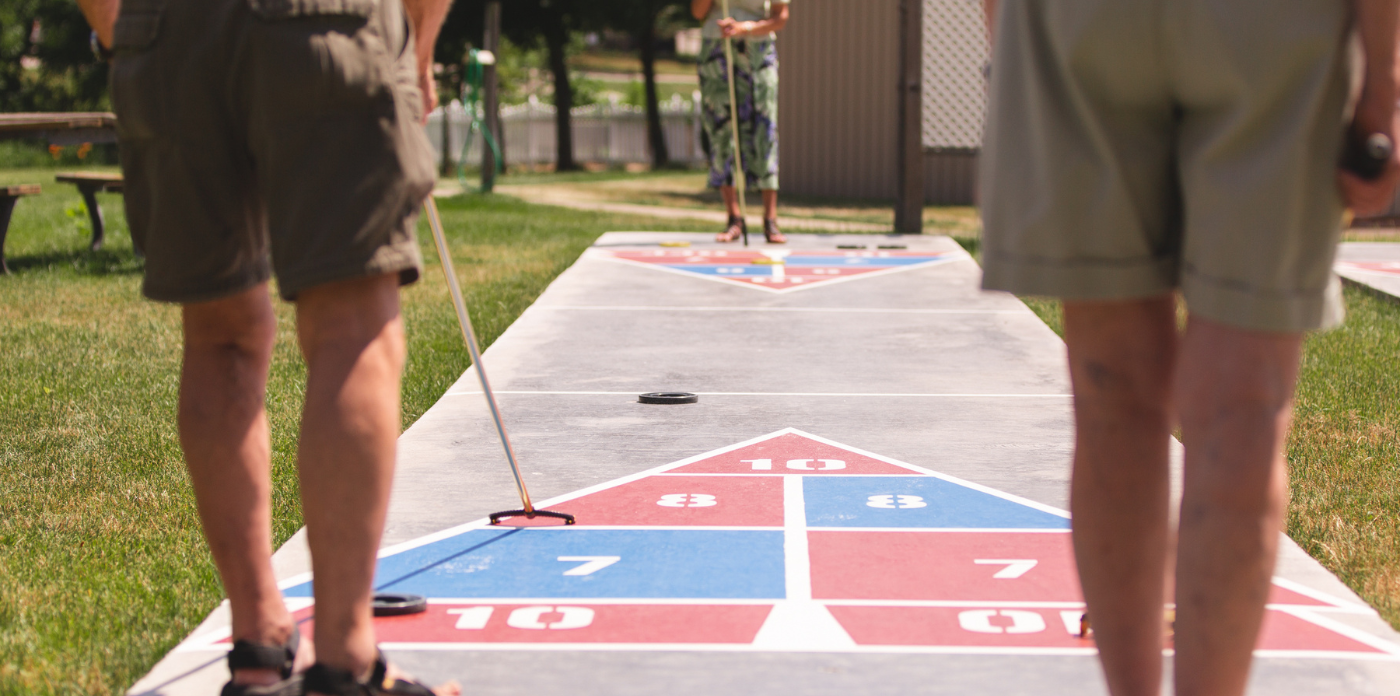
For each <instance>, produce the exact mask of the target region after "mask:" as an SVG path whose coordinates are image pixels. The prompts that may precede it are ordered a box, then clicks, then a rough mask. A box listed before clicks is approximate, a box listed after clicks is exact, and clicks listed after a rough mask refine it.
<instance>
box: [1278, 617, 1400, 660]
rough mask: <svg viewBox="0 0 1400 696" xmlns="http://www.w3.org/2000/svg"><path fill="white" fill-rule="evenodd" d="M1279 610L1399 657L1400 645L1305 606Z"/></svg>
mask: <svg viewBox="0 0 1400 696" xmlns="http://www.w3.org/2000/svg"><path fill="white" fill-rule="evenodd" d="M1279 611H1281V612H1284V613H1285V614H1291V615H1293V616H1296V617H1298V618H1300V619H1302V620H1304V621H1307V622H1308V623H1311V624H1314V625H1316V626H1319V627H1321V628H1325V629H1327V630H1329V631H1332V632H1333V633H1339V634H1341V635H1343V636H1346V637H1347V638H1350V639H1352V640H1354V641H1356V642H1358V643H1362V644H1365V645H1369V646H1371V647H1373V648H1375V649H1377V650H1380V651H1383V652H1385V653H1386V654H1387V655H1390V656H1391V657H1395V658H1400V645H1396V644H1395V643H1392V642H1390V641H1388V640H1385V639H1383V638H1378V637H1376V636H1374V635H1371V634H1370V633H1367V632H1365V631H1363V630H1361V629H1359V628H1356V627H1355V626H1351V625H1350V624H1345V623H1342V622H1341V621H1337V620H1336V619H1332V618H1328V617H1326V616H1322V615H1320V614H1317V613H1315V612H1312V611H1309V610H1308V608H1307V607H1280V608H1279Z"/></svg>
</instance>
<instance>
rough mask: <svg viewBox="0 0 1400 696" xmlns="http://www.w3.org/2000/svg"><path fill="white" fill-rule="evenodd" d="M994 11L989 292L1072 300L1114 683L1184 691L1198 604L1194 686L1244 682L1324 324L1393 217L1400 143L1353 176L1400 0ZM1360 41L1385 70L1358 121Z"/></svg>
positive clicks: (1387, 81) (1381, 101)
mask: <svg viewBox="0 0 1400 696" xmlns="http://www.w3.org/2000/svg"><path fill="white" fill-rule="evenodd" d="M998 5H999V7H997V6H998ZM987 12H988V20H989V21H988V25H989V26H991V27H994V29H993V31H992V38H993V59H992V73H991V74H992V77H991V84H990V91H989V95H990V97H989V111H988V118H987V131H986V141H985V144H984V148H983V151H982V162H981V166H982V170H981V174H980V176H981V182H980V190H981V191H982V195H983V200H982V213H983V217H984V224H985V236H984V240H983V247H982V248H983V253H984V262H985V276H984V281H983V283H984V286H985V287H987V288H989V289H997V290H1009V291H1011V292H1015V293H1019V294H1029V295H1050V296H1056V297H1060V298H1063V300H1064V330H1065V341H1066V343H1067V345H1068V349H1069V367H1070V376H1071V379H1072V382H1073V388H1074V397H1075V401H1074V405H1075V425H1076V431H1077V432H1076V447H1075V455H1074V476H1073V483H1072V486H1071V508H1072V511H1073V513H1074V548H1075V557H1076V561H1077V563H1078V568H1079V574H1080V578H1081V582H1082V585H1083V590H1084V597H1085V600H1086V602H1087V604H1088V613H1089V616H1090V617H1091V619H1092V625H1093V630H1094V637H1095V640H1096V641H1097V645H1098V649H1099V654H1100V659H1101V661H1102V663H1103V668H1104V674H1105V677H1106V680H1107V683H1108V687H1109V690H1110V691H1111V692H1112V693H1113V694H1115V696H1136V695H1149V696H1150V695H1153V694H1157V693H1158V691H1159V690H1160V688H1161V675H1162V648H1163V630H1164V628H1163V601H1164V597H1173V596H1174V598H1175V603H1176V625H1175V637H1174V645H1175V651H1176V653H1175V654H1176V657H1175V665H1174V666H1175V686H1176V691H1177V693H1178V694H1240V693H1243V691H1244V688H1245V684H1246V681H1247V679H1248V675H1249V667H1250V661H1251V656H1252V651H1253V648H1254V645H1255V640H1256V637H1257V635H1258V632H1259V627H1260V623H1261V621H1262V617H1263V612H1264V604H1265V601H1266V598H1267V597H1268V594H1269V587H1270V583H1271V576H1272V573H1273V565H1274V556H1275V552H1276V550H1277V545H1278V536H1279V531H1280V529H1281V523H1282V517H1283V514H1284V509H1285V506H1286V499H1287V475H1286V471H1285V462H1284V456H1283V444H1284V437H1285V434H1286V431H1287V427H1288V423H1289V418H1290V414H1291V410H1292V402H1291V399H1292V394H1293V388H1294V382H1295V380H1296V377H1297V373H1298V360H1299V351H1300V346H1301V341H1302V337H1303V332H1304V331H1307V330H1310V329H1318V328H1326V327H1329V326H1335V325H1336V324H1337V323H1339V322H1340V321H1341V318H1342V305H1341V297H1340V290H1339V286H1338V283H1337V280H1336V278H1335V277H1334V276H1333V274H1332V272H1331V266H1332V259H1333V255H1334V252H1335V246H1336V241H1337V236H1338V227H1339V225H1338V221H1339V219H1340V216H1341V214H1342V211H1343V205H1344V204H1345V205H1346V206H1349V207H1351V208H1352V209H1354V210H1355V211H1356V212H1359V213H1364V212H1371V211H1376V210H1378V209H1380V208H1383V207H1384V206H1385V205H1386V204H1387V203H1388V202H1389V196H1390V194H1391V192H1392V190H1393V188H1394V186H1395V182H1396V179H1397V175H1400V167H1397V163H1396V161H1395V159H1394V157H1393V156H1392V157H1391V160H1390V162H1389V163H1388V165H1385V170H1384V172H1383V173H1382V175H1381V176H1380V177H1379V178H1378V179H1375V180H1362V179H1360V178H1357V177H1355V176H1353V175H1351V174H1349V173H1347V172H1340V173H1339V171H1338V168H1337V162H1338V161H1339V157H1340V154H1341V151H1342V145H1343V141H1344V138H1345V136H1346V134H1347V133H1348V128H1350V129H1351V132H1352V133H1356V134H1362V135H1368V134H1377V133H1378V134H1382V135H1386V136H1388V137H1390V139H1391V141H1392V142H1393V141H1394V136H1395V127H1394V124H1393V121H1394V113H1395V100H1396V71H1395V43H1396V0H1352V1H1351V2H1350V3H1348V2H1346V0H1296V1H1290V2H1278V1H1277V0H1228V1H1220V0H1073V1H1069V0H1000V2H997V0H987ZM1353 31H1356V32H1357V33H1358V34H1359V35H1360V38H1361V45H1362V48H1363V52H1364V54H1365V72H1364V74H1363V76H1362V79H1361V80H1360V84H1361V86H1362V88H1361V91H1360V93H1359V95H1357V96H1356V101H1355V108H1354V111H1353V112H1350V113H1351V114H1352V115H1350V116H1348V115H1347V114H1348V112H1347V110H1346V108H1347V104H1348V96H1349V95H1348V89H1349V81H1348V73H1349V59H1348V54H1347V50H1346V48H1347V42H1348V40H1349V37H1350V36H1351V35H1352V32H1353ZM1348 118H1350V123H1348ZM1382 163H1383V161H1382ZM1178 292H1179V293H1180V296H1181V297H1182V298H1183V300H1184V301H1185V303H1186V305H1187V306H1188V307H1189V309H1190V315H1189V316H1190V318H1189V320H1188V322H1187V327H1186V330H1185V332H1184V333H1178V331H1177V319H1176V311H1177V302H1176V296H1177V293H1178ZM1178 424H1179V425H1180V427H1181V432H1182V436H1183V438H1182V439H1183V441H1184V443H1185V445H1186V465H1185V482H1184V490H1183V498H1182V501H1181V508H1180V517H1179V519H1180V522H1179V528H1178V530H1179V531H1178V533H1179V537H1178V543H1177V544H1176V548H1177V550H1176V561H1175V565H1176V570H1175V573H1174V578H1169V577H1168V575H1169V574H1171V573H1172V571H1171V564H1172V561H1171V558H1172V553H1173V549H1172V546H1173V544H1172V531H1171V525H1170V522H1169V520H1170V518H1171V517H1172V516H1173V513H1172V511H1171V510H1170V509H1169V508H1170V504H1169V475H1168V443H1169V439H1170V437H1171V433H1172V430H1173V427H1174V426H1176V425H1178ZM1173 582H1174V584H1175V587H1174V591H1173V590H1172V589H1170V585H1171V584H1172V583H1173Z"/></svg>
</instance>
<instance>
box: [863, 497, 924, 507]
mask: <svg viewBox="0 0 1400 696" xmlns="http://www.w3.org/2000/svg"><path fill="white" fill-rule="evenodd" d="M865 504H866V505H867V506H869V507H873V508H901V509H908V508H921V507H928V503H925V502H924V498H923V496H918V495H872V496H870V497H869V498H866V499H865Z"/></svg>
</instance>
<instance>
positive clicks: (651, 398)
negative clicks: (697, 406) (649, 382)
mask: <svg viewBox="0 0 1400 696" xmlns="http://www.w3.org/2000/svg"><path fill="white" fill-rule="evenodd" d="M699 400H700V397H699V395H696V394H691V393H690V392H650V393H647V394H641V395H639V396H638V397H637V401H639V402H641V403H644V404H693V403H695V402H697V401H699Z"/></svg>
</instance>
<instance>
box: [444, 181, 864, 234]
mask: <svg viewBox="0 0 1400 696" xmlns="http://www.w3.org/2000/svg"><path fill="white" fill-rule="evenodd" d="M496 191H498V192H500V193H504V194H506V195H510V196H516V197H518V198H520V199H522V200H524V201H526V202H529V203H537V204H539V205H555V206H560V207H564V208H575V209H578V210H593V211H598V212H605V213H623V214H627V215H650V216H652V217H662V218H677V219H689V220H706V221H709V222H714V223H716V224H717V225H722V224H724V223H725V222H726V221H728V216H726V215H725V213H724V212H723V211H721V210H697V209H692V208H670V207H665V206H658V205H640V204H636V203H617V202H609V201H599V200H594V199H591V198H588V197H587V196H583V195H578V194H574V193H572V192H570V191H569V190H567V189H564V190H561V189H560V188H558V187H553V186H529V185H517V186H497V187H496ZM458 192H460V189H456V190H453V189H450V188H443V189H439V190H438V191H434V193H435V194H437V195H455V194H456V193H458ZM754 208H755V207H754V206H751V207H750V210H753V209H754ZM748 222H749V224H750V225H752V226H755V227H756V228H757V229H758V230H759V231H761V225H762V224H763V218H762V216H761V215H753V214H750V215H749V216H748ZM778 222H779V224H780V225H781V226H782V228H783V229H785V230H812V231H818V232H886V233H887V232H890V231H892V230H891V227H890V226H889V225H881V224H877V223H870V222H853V221H852V222H846V221H841V220H821V219H813V218H801V217H787V216H783V215H782V214H781V212H780V213H779V216H778Z"/></svg>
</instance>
